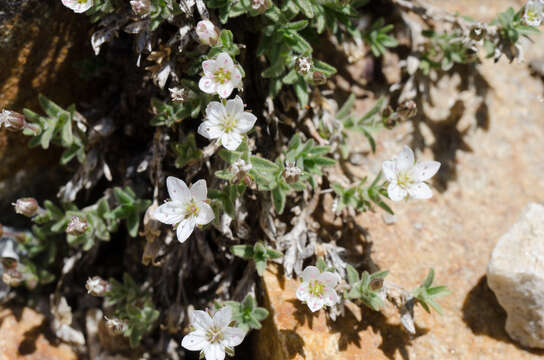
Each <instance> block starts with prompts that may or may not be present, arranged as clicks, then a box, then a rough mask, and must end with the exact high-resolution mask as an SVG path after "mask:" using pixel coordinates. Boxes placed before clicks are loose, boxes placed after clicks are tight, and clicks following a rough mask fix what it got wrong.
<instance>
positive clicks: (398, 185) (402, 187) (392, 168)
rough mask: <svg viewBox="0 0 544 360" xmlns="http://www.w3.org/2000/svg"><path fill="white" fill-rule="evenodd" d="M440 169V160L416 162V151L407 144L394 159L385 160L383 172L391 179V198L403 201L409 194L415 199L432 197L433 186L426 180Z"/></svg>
mask: <svg viewBox="0 0 544 360" xmlns="http://www.w3.org/2000/svg"><path fill="white" fill-rule="evenodd" d="M438 169H440V163H439V162H438V161H422V162H418V163H417V164H416V163H415V159H414V152H413V151H412V149H410V148H409V147H408V146H406V145H405V146H404V147H403V148H402V151H401V152H400V154H398V155H397V156H396V157H395V158H393V160H392V161H384V162H383V165H382V170H383V173H384V174H385V177H386V178H387V180H389V186H388V188H387V193H388V194H389V198H390V199H391V200H393V201H401V200H402V199H405V198H407V197H409V196H411V197H413V198H414V199H429V198H431V197H432V196H433V193H432V191H431V188H429V186H428V185H427V184H425V182H424V181H425V180H429V179H430V178H431V177H433V176H434V174H436V172H437V171H438Z"/></svg>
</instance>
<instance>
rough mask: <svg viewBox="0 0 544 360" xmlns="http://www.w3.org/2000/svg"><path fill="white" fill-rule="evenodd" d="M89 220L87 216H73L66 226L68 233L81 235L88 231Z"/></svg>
mask: <svg viewBox="0 0 544 360" xmlns="http://www.w3.org/2000/svg"><path fill="white" fill-rule="evenodd" d="M88 227H89V226H88V225H87V220H86V219H85V218H80V217H79V216H72V220H70V223H69V224H68V226H67V227H66V233H67V234H68V235H74V236H79V235H81V234H84V233H85V231H87V228H88Z"/></svg>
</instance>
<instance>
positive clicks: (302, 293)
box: [296, 282, 310, 301]
mask: <svg viewBox="0 0 544 360" xmlns="http://www.w3.org/2000/svg"><path fill="white" fill-rule="evenodd" d="M308 287H309V284H308V283H307V282H303V283H302V284H300V285H299V287H298V289H297V292H296V296H297V299H299V300H300V301H306V300H308V297H309V295H310V292H309V289H308Z"/></svg>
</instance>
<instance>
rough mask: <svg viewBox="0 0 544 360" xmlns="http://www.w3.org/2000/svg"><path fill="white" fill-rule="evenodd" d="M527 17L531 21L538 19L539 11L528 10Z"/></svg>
mask: <svg viewBox="0 0 544 360" xmlns="http://www.w3.org/2000/svg"><path fill="white" fill-rule="evenodd" d="M527 19H528V20H529V21H531V22H534V21H537V20H538V13H537V12H536V11H534V10H528V11H527Z"/></svg>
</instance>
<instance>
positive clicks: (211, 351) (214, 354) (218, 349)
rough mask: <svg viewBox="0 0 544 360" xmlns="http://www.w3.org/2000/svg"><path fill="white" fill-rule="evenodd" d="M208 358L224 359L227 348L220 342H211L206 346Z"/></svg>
mask: <svg viewBox="0 0 544 360" xmlns="http://www.w3.org/2000/svg"><path fill="white" fill-rule="evenodd" d="M204 356H205V357H206V360H224V359H225V349H224V348H223V347H222V346H221V345H220V344H217V343H215V344H209V345H208V346H206V347H205V348H204Z"/></svg>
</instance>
